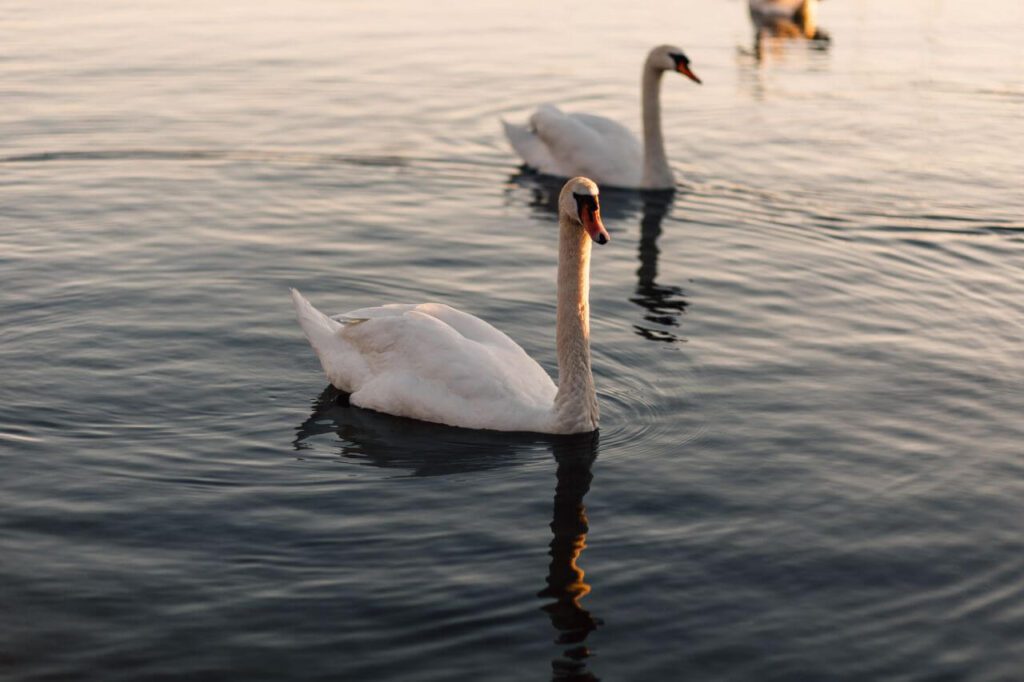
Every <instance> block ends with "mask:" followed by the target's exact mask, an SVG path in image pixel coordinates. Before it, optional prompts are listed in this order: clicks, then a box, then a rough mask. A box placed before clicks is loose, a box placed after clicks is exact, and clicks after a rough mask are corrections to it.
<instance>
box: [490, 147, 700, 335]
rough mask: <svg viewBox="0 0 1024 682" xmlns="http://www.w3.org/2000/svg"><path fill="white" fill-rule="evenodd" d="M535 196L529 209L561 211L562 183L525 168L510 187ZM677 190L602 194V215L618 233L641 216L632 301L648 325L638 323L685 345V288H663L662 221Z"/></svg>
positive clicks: (641, 329)
mask: <svg viewBox="0 0 1024 682" xmlns="http://www.w3.org/2000/svg"><path fill="white" fill-rule="evenodd" d="M516 186H518V187H521V188H524V189H527V190H528V191H529V192H530V195H529V197H530V198H529V205H530V207H531V208H532V209H534V210H535V211H537V212H539V213H542V214H557V213H558V193H559V191H560V190H561V188H562V185H561V181H560V180H557V179H555V178H550V177H548V176H545V175H539V174H537V173H536V172H535V171H531V170H530V169H527V168H525V167H523V168H522V170H521V172H519V173H516V174H515V175H512V176H511V177H510V178H509V187H516ZM675 197H676V191H675V190H662V191H637V190H624V189H617V188H607V189H602V190H601V213H602V214H603V215H604V219H605V220H606V221H612V222H608V224H609V230H610V231H611V232H612V234H613V235H614V234H615V233H616V232H617V229H616V221H619V220H633V219H635V217H636V216H637V214H640V216H641V218H640V268H639V269H638V270H637V273H636V274H637V286H636V290H635V294H634V295H633V296H631V297H630V299H629V301H630V302H631V303H635V304H636V305H638V306H640V307H641V308H643V309H644V311H645V312H644V314H643V320H644V323H641V324H634V325H633V330H634V331H635V332H636V333H637V335H638V336H642V337H643V338H645V339H648V340H650V341H665V342H669V343H671V342H675V341H685V339H682V338H681V337H679V336H677V335H676V334H674V333H672V332H671V331H670V328H671V327H678V326H679V316H680V315H681V314H682V313H683V312H685V311H686V307H687V306H688V305H689V304H688V303H687V301H686V300H685V298H684V292H683V290H682V289H681V288H680V287H677V286H672V285H665V284H658V281H657V280H658V254H659V250H658V237H659V236H660V235H661V223H662V221H663V220H664V219H665V216H667V215H668V213H669V211H670V210H671V209H672V204H673V202H674V201H675Z"/></svg>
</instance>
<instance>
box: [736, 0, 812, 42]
mask: <svg viewBox="0 0 1024 682" xmlns="http://www.w3.org/2000/svg"><path fill="white" fill-rule="evenodd" d="M749 5H750V19H751V21H753V22H754V26H755V27H756V28H757V29H758V32H759V34H760V32H761V31H767V32H768V33H769V34H770V35H775V36H779V37H783V38H795V37H799V36H803V37H805V38H808V39H824V38H825V37H826V36H827V34H826V33H824V32H823V31H821V30H819V29H818V0H749Z"/></svg>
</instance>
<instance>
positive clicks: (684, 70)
mask: <svg viewBox="0 0 1024 682" xmlns="http://www.w3.org/2000/svg"><path fill="white" fill-rule="evenodd" d="M676 71H678V72H679V73H681V74H683V75H684V76H686V77H687V78H689V79H690V80H692V81H693V82H694V83H697V84H700V79H699V78H697V74H695V73H694V72H693V71H690V67H688V66H687V65H686V64H683V63H679V64H677V65H676Z"/></svg>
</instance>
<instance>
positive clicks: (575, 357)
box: [292, 178, 608, 433]
mask: <svg viewBox="0 0 1024 682" xmlns="http://www.w3.org/2000/svg"><path fill="white" fill-rule="evenodd" d="M597 201H598V199H597V187H596V185H594V183H593V182H591V181H589V180H587V179H586V178H574V179H572V180H570V181H569V182H568V183H566V185H565V187H564V188H563V190H562V194H561V197H560V201H559V206H560V209H559V225H560V230H559V242H560V249H559V280H558V295H559V300H558V335H557V336H558V339H557V345H558V352H559V382H560V383H559V386H556V385H555V383H554V382H553V381H552V380H551V377H549V376H548V374H547V372H545V371H544V369H543V368H542V367H541V366H540V365H539V364H537V362H536V361H535V360H533V358H531V357H530V356H529V355H527V354H526V351H524V350H523V349H522V348H521V347H519V345H518V344H516V342H515V341H513V340H512V339H510V338H509V337H508V336H507V335H505V334H504V333H503V332H501V331H498V330H497V329H495V328H494V327H493V326H491V325H490V324H488V323H487V322H484V321H483V320H481V319H479V318H477V317H474V316H473V315H469V314H467V313H464V312H461V311H459V310H456V309H454V308H452V307H450V306H447V305H444V304H441V303H422V304H418V305H417V304H392V305H383V306H379V307H375V308H362V309H359V310H353V311H351V312H349V313H346V314H344V315H338V316H335V317H328V316H327V315H324V314H323V313H321V312H320V311H319V310H317V309H316V308H314V307H313V306H312V304H310V303H309V301H307V300H306V299H305V298H304V297H303V296H302V294H300V293H299V292H298V291H296V290H294V289H293V290H292V301H293V303H294V305H295V310H296V313H297V316H298V320H299V324H300V325H301V326H302V330H303V332H305V335H306V338H307V339H308V340H309V343H310V345H312V346H313V350H314V351H315V352H316V354H317V357H319V359H320V364H321V366H322V367H323V370H324V374H326V375H327V378H328V380H329V381H330V382H331V384H333V385H334V386H335V387H336V388H338V389H339V390H342V391H345V392H347V393H350V394H351V395H350V398H349V400H350V402H351V404H353V405H356V406H358V407H365V408H369V409H373V410H377V411H380V412H386V413H388V414H393V415H397V416H401V417H411V418H413V419H421V420H424V421H431V422H438V423H442V424H448V425H450V426H461V427H466V428H473V429H494V430H497V431H533V432H539V433H580V432H587V431H593V430H595V429H596V428H597V418H598V414H597V398H596V394H595V392H594V384H593V377H592V375H591V372H590V345H589V312H588V303H587V297H588V291H589V289H588V286H589V279H588V277H589V275H588V273H589V268H590V265H589V258H590V240H591V239H592V238H593V239H597V240H598V241H599V243H605V242H606V241H607V240H608V233H607V231H605V229H604V226H603V225H602V224H601V219H600V214H599V212H598V208H597V206H598V204H597ZM588 235H589V236H588Z"/></svg>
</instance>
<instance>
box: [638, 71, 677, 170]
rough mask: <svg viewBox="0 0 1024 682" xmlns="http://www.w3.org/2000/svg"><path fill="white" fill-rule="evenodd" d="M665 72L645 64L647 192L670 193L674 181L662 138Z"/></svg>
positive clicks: (643, 102)
mask: <svg viewBox="0 0 1024 682" xmlns="http://www.w3.org/2000/svg"><path fill="white" fill-rule="evenodd" d="M662 73H663V72H662V70H661V69H657V68H654V67H653V66H651V65H650V64H644V73H643V79H642V80H641V108H642V111H643V123H644V177H643V187H644V188H645V189H667V188H670V187H672V185H673V184H674V179H673V177H672V169H671V168H669V165H668V158H667V157H666V156H665V139H664V137H663V136H662V134H661V75H662Z"/></svg>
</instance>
